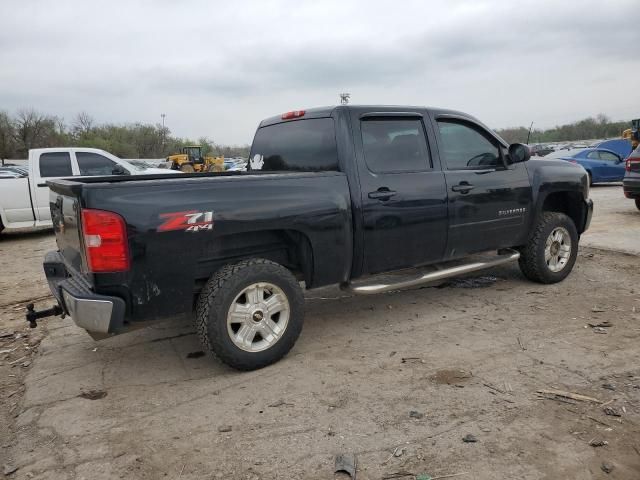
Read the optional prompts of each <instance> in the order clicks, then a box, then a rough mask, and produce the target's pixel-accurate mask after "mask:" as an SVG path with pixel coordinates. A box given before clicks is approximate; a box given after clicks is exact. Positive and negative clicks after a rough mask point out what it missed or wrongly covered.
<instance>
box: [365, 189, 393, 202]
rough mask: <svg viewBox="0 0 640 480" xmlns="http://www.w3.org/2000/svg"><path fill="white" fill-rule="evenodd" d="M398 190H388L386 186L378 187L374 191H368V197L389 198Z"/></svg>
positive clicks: (376, 198)
mask: <svg viewBox="0 0 640 480" xmlns="http://www.w3.org/2000/svg"><path fill="white" fill-rule="evenodd" d="M397 193H398V192H394V191H393V190H389V189H388V188H387V187H380V188H379V189H378V190H376V191H375V192H369V198H372V199H374V200H389V199H390V198H391V197H393V196H394V195H395V194H397Z"/></svg>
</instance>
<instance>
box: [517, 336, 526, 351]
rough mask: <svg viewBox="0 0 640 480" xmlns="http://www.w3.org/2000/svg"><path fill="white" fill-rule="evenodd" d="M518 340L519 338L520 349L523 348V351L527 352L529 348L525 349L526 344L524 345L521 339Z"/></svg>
mask: <svg viewBox="0 0 640 480" xmlns="http://www.w3.org/2000/svg"><path fill="white" fill-rule="evenodd" d="M517 338H518V345H520V348H521V349H522V350H523V351H524V350H526V349H527V347H525V346H524V344H523V343H522V340H520V337H517Z"/></svg>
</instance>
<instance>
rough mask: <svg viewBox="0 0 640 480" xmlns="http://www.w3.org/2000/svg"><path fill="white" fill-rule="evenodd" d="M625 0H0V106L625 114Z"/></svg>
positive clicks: (551, 116) (121, 117)
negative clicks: (347, 101) (342, 97)
mask: <svg viewBox="0 0 640 480" xmlns="http://www.w3.org/2000/svg"><path fill="white" fill-rule="evenodd" d="M638 7H640V5H639V4H638V0H628V1H626V0H620V1H614V0H607V1H593V2H591V1H576V0H573V1H572V0H564V1H560V2H559V1H544V0H534V1H505V0H499V1H498V0H496V1H452V0H446V1H429V2H427V1H407V0H389V1H377V0H375V1H374V0H368V1H358V2H356V1H353V2H350V1H348V0H342V1H340V0H338V1H319V0H318V1H303V0H297V1H288V0H282V1H280V0H276V1H271V0H262V1H242V0H236V1H228V0H227V1H220V2H215V1H170V0H162V1H134V0H130V1H116V0H109V1H104V2H102V1H87V0H56V1H55V2H54V1H31V0H15V1H14V0H0V19H2V21H1V22H0V110H3V109H4V110H8V111H9V112H15V111H16V110H17V109H19V108H22V107H33V108H35V109H37V110H40V111H43V112H46V113H50V114H56V115H60V116H63V117H64V118H65V119H66V120H67V121H71V119H72V118H73V117H74V115H75V114H76V113H77V112H79V111H81V110H84V111H86V112H88V113H90V114H91V115H92V116H93V117H94V118H95V119H96V120H97V121H98V122H136V121H140V122H153V123H156V122H160V121H161V119H160V114H161V113H165V114H166V124H167V126H168V127H169V128H170V129H171V131H172V132H173V133H174V134H176V135H179V136H189V137H198V136H208V137H210V138H211V139H213V140H214V141H216V142H218V143H226V144H239V143H250V142H251V140H252V137H253V133H254V130H255V127H256V125H257V123H258V122H259V120H261V119H262V118H264V117H267V116H271V115H274V114H279V113H281V112H284V111H288V110H293V109H299V108H305V107H312V106H321V105H332V104H336V103H338V101H339V97H338V94H339V93H340V92H342V91H346V92H350V93H351V95H352V102H353V103H359V104H363V103H368V104H412V105H434V106H441V107H448V108H454V109H459V110H463V111H466V112H468V113H471V114H474V115H476V116H477V117H479V118H480V119H481V120H483V121H484V122H485V123H487V124H489V125H490V126H492V127H494V128H501V127H507V126H516V125H528V124H529V123H530V122H531V121H534V122H535V124H536V125H537V126H540V127H550V126H553V125H555V124H558V123H563V122H570V121H574V120H577V119H580V118H583V117H586V116H589V115H596V114H598V113H601V112H602V113H605V114H607V115H609V116H610V117H612V118H613V119H625V120H627V119H631V118H636V117H640V104H638V98H640V97H639V95H640V90H639V89H638V84H639V82H640V58H639V57H638V54H637V51H638V47H639V45H640V30H638V27H639V25H640V23H639V22H638V13H639V11H640V10H639V9H638Z"/></svg>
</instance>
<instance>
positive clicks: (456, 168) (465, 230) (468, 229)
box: [435, 115, 532, 257]
mask: <svg viewBox="0 0 640 480" xmlns="http://www.w3.org/2000/svg"><path fill="white" fill-rule="evenodd" d="M435 127H436V136H437V139H438V151H439V155H440V159H441V162H442V167H443V169H444V172H445V178H446V183H447V187H448V197H449V207H448V209H449V240H448V244H447V256H448V257H459V256H463V255H466V254H469V253H474V252H481V251H483V250H492V249H497V248H502V247H512V246H516V245H519V243H520V242H521V241H522V240H523V239H522V235H523V232H524V226H525V221H526V219H527V218H528V215H529V214H530V212H529V208H530V205H531V202H532V197H531V185H530V183H529V177H528V174H527V170H526V167H525V165H524V164H522V163H517V164H513V165H507V163H506V149H505V147H504V145H502V143H501V142H500V141H499V140H498V139H497V138H496V137H495V136H494V135H493V134H492V133H491V132H489V131H488V130H486V129H485V128H484V127H483V126H482V125H480V124H478V123H476V122H474V121H472V120H471V119H467V118H464V117H456V116H451V115H442V116H437V117H436V118H435Z"/></svg>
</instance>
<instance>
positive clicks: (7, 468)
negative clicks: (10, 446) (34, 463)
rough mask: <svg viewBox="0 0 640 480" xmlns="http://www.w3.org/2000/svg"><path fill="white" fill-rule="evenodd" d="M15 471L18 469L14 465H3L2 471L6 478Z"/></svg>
mask: <svg viewBox="0 0 640 480" xmlns="http://www.w3.org/2000/svg"><path fill="white" fill-rule="evenodd" d="M17 471H18V467H16V466H15V465H9V464H7V465H5V466H4V469H3V472H4V476H5V477H8V476H9V475H11V474H12V473H15V472H17Z"/></svg>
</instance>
